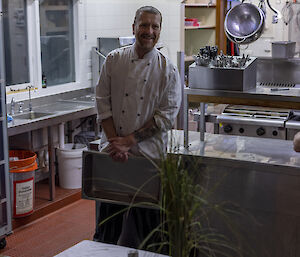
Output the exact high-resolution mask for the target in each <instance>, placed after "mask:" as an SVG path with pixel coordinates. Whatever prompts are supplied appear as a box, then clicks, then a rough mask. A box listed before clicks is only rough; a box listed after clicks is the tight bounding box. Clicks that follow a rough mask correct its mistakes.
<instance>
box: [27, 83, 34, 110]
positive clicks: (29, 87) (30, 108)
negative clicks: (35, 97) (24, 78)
mask: <svg viewBox="0 0 300 257" xmlns="http://www.w3.org/2000/svg"><path fill="white" fill-rule="evenodd" d="M26 88H27V89H28V93H29V104H28V105H29V111H30V112H31V111H32V103H31V92H30V90H31V89H32V88H33V86H28V87H26Z"/></svg>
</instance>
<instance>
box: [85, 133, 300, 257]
mask: <svg viewBox="0 0 300 257" xmlns="http://www.w3.org/2000/svg"><path fill="white" fill-rule="evenodd" d="M199 134H200V133H199V132H194V131H189V136H190V139H191V140H190V144H189V146H188V148H186V147H184V144H183V143H184V132H183V131H182V130H173V131H172V132H170V133H169V142H172V146H173V148H170V147H169V149H168V153H170V154H174V153H175V154H181V155H183V158H186V159H185V160H186V161H188V162H192V164H193V165H191V167H192V168H196V170H197V172H202V171H203V170H204V171H207V175H208V176H207V177H209V182H208V184H207V185H208V187H209V188H214V190H212V192H211V200H212V201H216V202H217V203H224V202H226V203H232V204H233V205H234V206H235V207H238V208H239V209H241V210H242V211H243V214H241V215H233V216H230V217H231V218H232V221H234V222H235V223H236V224H237V225H238V227H239V229H241V231H240V232H241V234H240V235H241V236H243V238H244V239H247V241H245V242H244V243H245V245H244V244H243V246H244V247H245V246H248V247H252V249H255V251H256V255H253V256H256V257H266V256H270V257H271V256H272V257H282V256H299V253H300V237H299V236H298V235H299V234H300V215H299V213H300V197H299V196H300V154H299V153H296V152H294V151H293V144H292V141H288V140H279V139H268V138H264V139H261V138H255V137H242V136H231V135H222V134H209V133H207V134H206V140H205V141H204V142H202V141H199ZM95 144H97V142H95ZM100 155H101V153H99V152H96V151H89V152H87V154H85V156H84V162H85V161H86V162H88V163H89V164H92V163H91V159H90V157H91V156H93V158H94V160H98V161H97V162H95V163H94V165H85V168H87V170H85V171H84V172H83V176H84V175H88V176H87V177H86V178H84V177H83V191H85V190H84V188H85V187H86V188H87V189H91V190H92V191H94V192H99V189H101V190H102V189H103V186H102V185H101V184H98V185H97V183H94V184H93V185H94V186H93V187H91V186H90V183H87V182H89V180H90V181H95V180H97V179H99V176H98V175H99V174H101V172H102V173H106V172H108V171H109V172H108V173H109V174H110V176H114V177H111V179H113V180H114V181H120V179H121V178H122V176H124V174H122V172H120V168H119V167H118V170H116V169H114V167H113V166H110V167H108V165H106V166H105V164H106V163H108V162H109V160H107V161H103V160H101V159H100V158H98V156H100ZM101 158H104V156H103V154H102V157H101ZM107 158H110V157H109V156H107ZM110 161H111V160H110ZM131 161H132V162H134V161H135V160H134V159H132V160H131ZM102 164H104V165H102ZM119 165H122V164H119ZM100 169H101V171H100ZM131 169H132V172H137V173H140V172H141V171H142V169H141V165H139V163H138V162H136V165H134V164H133V163H132V166H131ZM122 171H123V170H122ZM118 174H121V175H122V176H120V175H118ZM125 174H127V173H126V172H125ZM105 176H106V175H105ZM104 178H105V177H104ZM146 180H147V179H146ZM99 187H101V188H99ZM117 188H118V184H117V185H116V189H117ZM107 193H110V191H108V192H107ZM97 197H99V198H98V200H100V199H107V198H105V194H103V195H102V197H101V196H97ZM97 197H96V198H97ZM94 199H95V198H94ZM110 200H111V201H115V200H116V199H115V198H110ZM119 200H121V198H120V199H119ZM250 217H251V218H250ZM254 220H255V221H254ZM217 224H219V223H218V222H217ZM217 229H221V231H223V228H222V227H218V225H217ZM225 231H226V230H225ZM226 236H228V237H230V234H228V235H226ZM242 243H243V242H242Z"/></svg>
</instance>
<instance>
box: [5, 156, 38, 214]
mask: <svg viewBox="0 0 300 257" xmlns="http://www.w3.org/2000/svg"><path fill="white" fill-rule="evenodd" d="M37 167H38V166H37V162H36V154H35V153H34V152H32V151H28V150H10V151H9V172H10V178H11V182H12V195H13V197H12V202H13V205H12V209H13V211H12V212H13V217H14V218H19V217H24V216H27V215H29V214H31V213H33V207H34V172H35V170H36V169H37Z"/></svg>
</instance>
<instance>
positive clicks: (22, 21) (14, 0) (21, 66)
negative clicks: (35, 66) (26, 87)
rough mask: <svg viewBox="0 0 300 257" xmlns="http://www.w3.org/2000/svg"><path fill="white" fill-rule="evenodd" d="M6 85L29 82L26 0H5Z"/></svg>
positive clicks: (3, 2)
mask: <svg viewBox="0 0 300 257" xmlns="http://www.w3.org/2000/svg"><path fill="white" fill-rule="evenodd" d="M2 4H3V27H4V50H5V70H6V72H5V73H6V85H15V84H22V83H28V82H29V62H28V38H27V14H26V0H3V1H2Z"/></svg>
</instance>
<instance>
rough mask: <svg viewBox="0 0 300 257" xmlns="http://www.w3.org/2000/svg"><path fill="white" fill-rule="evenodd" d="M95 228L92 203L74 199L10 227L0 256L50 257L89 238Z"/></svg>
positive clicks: (93, 203) (93, 205) (93, 204)
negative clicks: (13, 227)
mask: <svg viewBox="0 0 300 257" xmlns="http://www.w3.org/2000/svg"><path fill="white" fill-rule="evenodd" d="M94 229H95V202H94V201H90V200H84V199H81V200H78V201H76V202H74V203H72V204H69V205H67V206H66V207H64V208H61V209H59V210H58V211H55V212H53V213H51V214H48V215H46V216H44V217H42V218H40V219H38V220H36V221H34V222H33V223H30V224H27V225H25V226H22V227H20V228H17V229H16V230H14V233H13V234H12V235H10V236H8V237H6V241H7V246H6V247H5V248H4V249H3V250H0V256H1V255H5V256H10V257H50V256H54V255H56V254H58V253H59V252H61V251H63V250H65V249H67V248H69V247H71V246H73V245H74V244H76V243H78V242H80V241H82V240H85V239H90V240H91V239H92V237H93V234H94Z"/></svg>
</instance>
